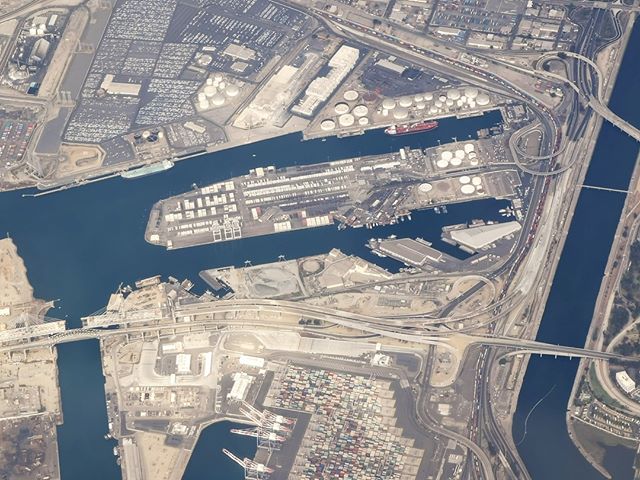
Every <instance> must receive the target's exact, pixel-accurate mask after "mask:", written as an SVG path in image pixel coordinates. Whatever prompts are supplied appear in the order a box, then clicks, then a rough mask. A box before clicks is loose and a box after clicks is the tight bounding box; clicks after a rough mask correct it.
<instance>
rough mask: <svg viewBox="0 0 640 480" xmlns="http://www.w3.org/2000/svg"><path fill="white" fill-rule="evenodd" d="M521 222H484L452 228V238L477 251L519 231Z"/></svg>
mask: <svg viewBox="0 0 640 480" xmlns="http://www.w3.org/2000/svg"><path fill="white" fill-rule="evenodd" d="M521 228H522V225H520V223H518V222H516V221H515V220H514V221H511V222H504V223H491V224H482V225H477V226H470V227H468V228H463V229H458V230H451V231H450V236H451V239H452V240H454V241H455V242H457V243H458V244H459V245H461V246H463V247H466V248H467V249H469V250H471V251H473V252H477V251H478V250H481V249H483V248H485V247H487V246H489V245H491V244H492V243H494V242H496V241H497V240H500V239H501V238H504V237H507V236H509V235H512V234H514V233H516V232H519V231H520V229H521Z"/></svg>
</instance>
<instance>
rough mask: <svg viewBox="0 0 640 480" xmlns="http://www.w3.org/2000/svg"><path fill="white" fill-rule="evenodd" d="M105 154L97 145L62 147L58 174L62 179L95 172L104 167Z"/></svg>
mask: <svg viewBox="0 0 640 480" xmlns="http://www.w3.org/2000/svg"><path fill="white" fill-rule="evenodd" d="M103 158H104V152H103V151H102V149H101V148H100V147H98V146H96V145H62V147H60V163H59V165H58V169H57V170H56V174H57V175H60V176H62V177H66V176H68V175H74V174H79V173H84V172H87V171H90V170H94V169H96V168H98V167H100V165H102V160H103Z"/></svg>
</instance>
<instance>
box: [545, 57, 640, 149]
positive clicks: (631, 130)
mask: <svg viewBox="0 0 640 480" xmlns="http://www.w3.org/2000/svg"><path fill="white" fill-rule="evenodd" d="M562 57H569V58H574V59H576V60H579V61H581V62H585V63H587V64H588V65H589V66H590V67H591V68H593V69H594V71H595V72H596V76H597V78H598V87H597V95H593V94H592V93H591V92H583V91H582V90H581V89H580V87H579V86H578V85H576V84H575V83H574V82H572V81H570V80H569V79H567V78H566V77H563V76H562V75H558V74H556V73H552V72H547V71H546V70H543V69H542V68H540V67H541V66H542V64H543V63H544V62H545V61H547V60H550V59H552V58H559V59H562ZM535 73H537V74H538V75H540V76H542V77H546V78H550V79H553V80H559V81H561V82H563V83H565V84H567V85H569V87H571V88H572V89H573V90H574V91H575V92H576V93H577V94H578V95H580V96H581V97H583V98H585V99H586V101H587V104H588V105H589V107H591V109H592V110H593V111H594V112H596V113H597V114H598V115H600V116H601V117H602V118H604V119H605V120H607V121H608V122H609V123H611V124H612V125H614V126H616V127H617V128H619V129H620V130H622V131H623V132H625V133H626V134H627V135H629V136H631V137H633V138H634V139H635V140H636V141H638V142H640V129H638V128H636V127H634V126H633V125H631V124H630V123H629V122H627V121H626V120H624V119H623V118H620V117H619V116H618V115H616V114H615V113H613V112H612V111H611V110H610V109H609V107H607V106H606V101H605V100H604V99H603V98H602V96H603V92H602V90H603V88H602V87H603V85H602V83H603V82H602V79H603V78H604V77H603V75H602V71H601V70H600V67H599V66H598V64H597V63H595V62H594V61H593V60H591V59H590V58H587V57H585V56H584V55H580V54H579V53H575V52H548V53H546V54H545V55H542V56H541V57H540V59H538V61H537V62H536V69H535Z"/></svg>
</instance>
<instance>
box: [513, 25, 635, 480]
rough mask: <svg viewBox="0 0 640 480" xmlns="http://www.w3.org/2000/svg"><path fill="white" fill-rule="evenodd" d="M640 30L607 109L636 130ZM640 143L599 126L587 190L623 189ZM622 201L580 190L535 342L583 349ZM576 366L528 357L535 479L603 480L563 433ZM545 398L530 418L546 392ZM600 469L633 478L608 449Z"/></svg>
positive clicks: (529, 443) (627, 464)
mask: <svg viewBox="0 0 640 480" xmlns="http://www.w3.org/2000/svg"><path fill="white" fill-rule="evenodd" d="M639 56H640V25H639V24H638V23H636V25H635V27H634V30H633V33H632V35H631V38H630V39H629V43H628V46H627V51H626V52H625V57H624V60H623V63H622V67H621V69H620V72H619V75H618V79H617V81H616V84H615V87H614V90H613V95H612V97H611V100H610V103H609V105H610V108H611V109H612V110H613V111H614V112H615V113H617V114H618V115H620V116H621V117H622V118H624V119H625V120H627V121H629V122H631V123H632V124H634V125H636V126H640V108H639V105H638V101H637V100H635V99H630V98H629V96H628V92H629V91H631V90H632V89H633V88H635V85H637V84H638V81H639V80H640V65H639V64H638V62H637V61H636V59H637V58H639ZM638 151H639V147H638V143H637V142H636V141H635V140H633V139H632V138H631V137H629V136H628V135H627V134H625V133H623V132H621V131H620V130H618V129H617V128H615V127H614V126H612V125H611V124H609V123H606V122H605V123H604V124H603V126H602V130H601V132H600V135H599V137H598V141H597V144H596V149H595V152H594V155H593V158H592V161H591V165H590V166H589V170H588V172H587V177H586V179H585V184H586V185H594V186H602V187H610V188H617V189H622V190H625V189H627V188H628V186H629V181H630V179H631V175H632V172H633V168H634V166H635V163H636V158H637V157H638ZM624 201H625V195H623V194H621V193H614V192H607V191H601V190H592V189H584V188H583V189H582V191H581V193H580V197H579V200H578V204H577V206H576V211H575V214H574V217H573V220H572V223H571V227H570V230H569V235H568V236H567V239H566V243H565V245H564V249H563V252H562V257H561V259H560V263H559V265H558V269H557V272H556V275H555V278H554V279H553V285H552V288H551V291H550V294H549V299H548V301H547V305H546V308H545V313H544V316H543V320H542V324H541V326H540V330H539V332H538V337H537V338H538V340H540V341H543V342H548V343H554V344H563V345H571V346H577V347H583V346H584V344H585V340H586V336H587V332H588V330H589V326H590V324H591V319H592V316H593V310H594V307H595V302H596V298H597V295H598V290H599V288H600V283H601V281H602V276H603V274H604V269H605V266H606V264H607V260H608V258H609V252H610V250H611V245H612V242H613V237H614V234H615V231H616V227H617V225H618V222H619V219H620V214H621V212H622V207H623V206H624ZM577 368H578V360H575V359H574V360H568V359H554V358H540V357H535V356H534V357H532V358H531V361H530V362H529V367H528V369H527V374H526V376H525V379H524V384H523V388H522V391H521V394H520V398H519V403H518V409H517V412H516V415H515V418H514V428H513V436H514V438H515V439H516V442H517V441H518V440H519V439H521V438H523V435H525V433H524V432H525V419H526V417H527V415H529V413H530V412H531V414H530V415H529V419H528V421H527V426H526V436H525V437H524V441H522V443H521V444H520V446H519V451H520V455H521V456H522V458H523V460H524V463H525V464H526V466H527V468H528V469H529V472H530V473H531V477H532V478H533V479H569V478H571V479H573V478H575V479H581V480H591V479H594V480H595V479H601V478H602V476H601V475H600V474H599V473H598V472H596V470H595V469H594V468H593V467H591V465H589V463H587V462H586V461H585V460H584V458H583V457H582V455H581V454H580V453H579V452H578V450H577V449H576V448H575V447H574V445H573V443H572V442H571V439H570V438H569V435H568V433H567V427H566V421H565V413H566V408H567V402H568V399H569V396H570V394H571V389H572V387H573V381H574V378H575V373H576V370H577ZM549 391H551V393H550V394H549V395H548V397H546V398H545V399H544V400H543V401H542V403H540V405H538V407H537V408H535V409H534V410H533V411H531V409H532V408H533V406H534V405H535V404H536V403H537V402H538V401H539V400H540V399H541V398H542V397H543V396H544V395H545V394H547V392H549ZM606 452H607V453H606V456H605V462H604V463H605V468H607V469H608V470H609V472H610V473H611V475H612V477H613V478H614V479H615V480H626V479H632V478H633V460H634V456H635V452H634V451H632V450H630V449H627V448H624V447H615V448H611V447H609V448H606Z"/></svg>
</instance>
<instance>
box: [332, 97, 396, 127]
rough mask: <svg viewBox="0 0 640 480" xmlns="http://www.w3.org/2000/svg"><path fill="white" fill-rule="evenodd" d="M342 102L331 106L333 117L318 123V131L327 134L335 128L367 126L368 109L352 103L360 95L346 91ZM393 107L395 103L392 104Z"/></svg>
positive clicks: (363, 105) (360, 104) (361, 104)
mask: <svg viewBox="0 0 640 480" xmlns="http://www.w3.org/2000/svg"><path fill="white" fill-rule="evenodd" d="M342 98H343V99H344V101H339V102H338V103H336V104H335V105H334V106H333V112H334V113H335V117H334V118H333V119H331V118H327V119H325V120H323V121H322V122H320V129H321V130H323V131H325V132H329V131H331V130H334V129H335V128H336V126H339V127H343V128H348V127H352V126H354V125H356V124H357V125H358V126H361V127H365V126H367V125H369V123H370V122H369V118H368V117H367V115H368V114H369V107H367V106H366V105H365V104H363V103H358V104H356V105H354V103H355V102H356V101H357V100H358V99H359V98H360V93H358V92H357V91H356V90H346V91H345V92H344V93H343V94H342ZM393 106H394V107H395V102H394V104H393Z"/></svg>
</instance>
